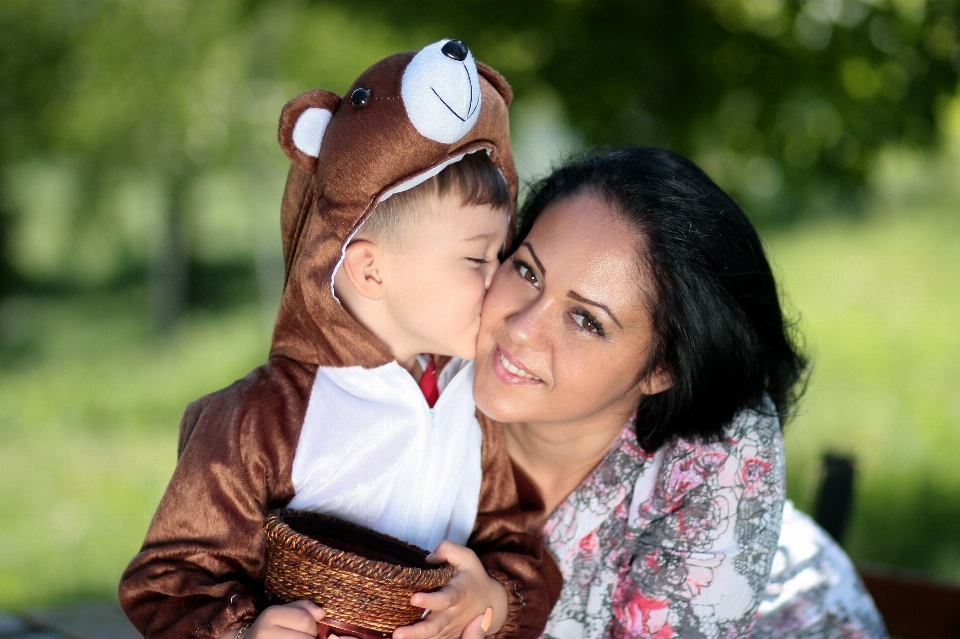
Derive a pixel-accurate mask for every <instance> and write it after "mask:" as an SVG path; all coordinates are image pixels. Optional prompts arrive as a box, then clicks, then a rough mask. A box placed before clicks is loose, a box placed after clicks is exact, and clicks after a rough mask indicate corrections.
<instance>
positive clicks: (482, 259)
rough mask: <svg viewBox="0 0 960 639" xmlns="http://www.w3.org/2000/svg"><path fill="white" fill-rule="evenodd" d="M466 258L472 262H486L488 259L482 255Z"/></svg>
mask: <svg viewBox="0 0 960 639" xmlns="http://www.w3.org/2000/svg"><path fill="white" fill-rule="evenodd" d="M467 259H468V260H470V261H471V262H473V263H474V264H486V263H487V262H489V261H490V260H488V259H486V258H483V257H468V258H467Z"/></svg>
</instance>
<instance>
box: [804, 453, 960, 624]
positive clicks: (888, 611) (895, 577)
mask: <svg viewBox="0 0 960 639" xmlns="http://www.w3.org/2000/svg"><path fill="white" fill-rule="evenodd" d="M855 475H856V469H855V466H854V460H853V458H852V457H845V456H840V455H833V454H827V455H824V457H823V469H822V474H821V478H820V486H819V488H818V490H817V498H816V502H815V504H816V505H815V508H814V519H815V520H816V521H817V523H818V524H820V526H821V527H823V529H824V530H826V531H827V532H828V533H830V535H831V536H833V538H834V539H836V540H837V542H838V543H839V544H840V545H841V546H842V545H843V539H844V534H845V533H846V528H847V523H848V521H849V518H850V507H851V505H852V504H853V485H854V479H855ZM857 571H858V572H859V573H860V577H861V578H862V579H863V583H864V585H866V587H867V590H869V591H870V595H871V596H872V597H873V601H874V602H875V603H876V604H877V609H878V610H879V611H880V614H881V615H883V620H884V622H885V623H886V624H887V630H888V631H889V632H890V634H891V636H893V637H900V638H901V639H960V586H958V585H956V584H952V583H948V582H946V581H941V580H936V579H931V578H929V577H925V576H922V575H917V574H911V573H908V572H906V571H902V570H895V569H892V568H887V567H883V566H872V565H858V566H857Z"/></svg>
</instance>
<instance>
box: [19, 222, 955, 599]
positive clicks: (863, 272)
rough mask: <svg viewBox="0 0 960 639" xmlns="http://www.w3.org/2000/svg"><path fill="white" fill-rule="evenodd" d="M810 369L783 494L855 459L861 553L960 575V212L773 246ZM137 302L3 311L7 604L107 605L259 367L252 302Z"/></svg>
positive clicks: (122, 297) (820, 233)
mask: <svg viewBox="0 0 960 639" xmlns="http://www.w3.org/2000/svg"><path fill="white" fill-rule="evenodd" d="M766 240H767V243H768V246H769V248H770V252H771V256H772V259H773V261H774V263H775V268H776V270H777V272H778V276H779V277H780V280H781V283H782V287H783V289H784V291H785V293H786V295H787V298H788V300H789V306H790V308H792V309H793V310H794V312H795V314H797V315H798V316H799V319H800V329H801V331H802V332H803V334H804V335H805V337H806V342H807V346H808V348H809V350H810V351H811V353H812V355H813V359H814V365H815V368H814V374H813V377H812V379H811V384H810V388H809V391H808V394H807V396H806V399H805V401H804V402H803V404H802V408H801V414H800V416H799V417H798V418H797V419H796V420H795V421H794V422H792V423H791V424H790V425H789V426H788V428H787V454H788V474H789V492H790V495H791V497H792V498H793V499H794V500H796V501H797V502H798V503H799V504H800V505H801V506H803V507H808V508H809V506H810V504H811V500H812V498H813V495H814V492H815V487H816V481H817V473H818V470H819V457H820V455H821V454H822V453H823V452H825V451H827V450H831V451H838V452H845V453H850V454H854V455H856V458H857V464H858V471H859V475H858V479H859V481H858V485H857V501H856V504H855V509H854V518H853V521H852V524H851V529H850V534H849V543H848V546H849V549H850V552H851V554H852V555H853V556H854V558H855V559H857V560H861V561H873V562H880V563H885V564H892V565H896V566H901V567H906V568H912V569H915V570H920V571H924V572H927V573H930V574H936V575H940V576H943V577H947V578H953V579H960V465H957V464H955V463H953V457H954V455H955V454H956V451H958V450H960V393H958V392H957V390H956V389H957V388H958V386H960V332H958V330H957V329H958V328H960V322H958V321H957V318H958V317H960V295H958V291H960V257H958V256H960V218H958V216H957V215H956V214H955V213H943V212H937V211H929V212H921V213H916V214H911V215H906V214H898V215H881V214H877V215H874V216H872V217H868V218H866V219H861V220H846V221H837V220H835V219H833V220H827V219H823V220H820V221H814V222H810V223H808V224H806V225H805V226H802V227H799V228H795V229H792V230H789V231H779V232H775V233H770V234H768V235H767V237H766ZM145 307H146V303H145V298H144V295H143V292H142V291H136V290H133V291H127V292H123V293H117V294H110V295H108V294H99V295H90V296H85V297H67V298H58V299H29V298H18V299H11V300H7V301H5V302H4V303H3V304H2V306H0V609H8V610H19V609H24V608H29V607H35V606H43V605H48V604H53V603H63V602H65V601H70V600H76V599H81V598H109V597H113V596H114V593H115V590H116V584H117V580H118V578H119V575H120V572H121V571H122V570H123V568H124V566H125V565H126V563H127V562H128V561H129V559H130V558H131V557H132V556H133V555H134V554H135V553H136V552H137V549H138V548H139V544H140V542H141V540H142V537H143V534H144V532H145V530H146V527H147V525H148V523H149V520H150V517H151V516H152V514H153V511H154V508H155V507H156V504H157V502H158V500H159V498H160V495H161V493H162V491H163V488H164V485H165V483H166V480H167V478H168V476H169V474H170V472H171V470H172V468H173V464H174V461H175V448H176V439H177V425H178V423H179V418H180V414H181V412H182V410H183V407H184V406H185V405H186V404H187V403H188V402H189V401H191V400H193V399H195V398H197V397H199V396H200V395H202V394H204V393H207V392H210V391H213V390H215V389H217V388H220V387H222V386H224V385H226V384H228V383H230V382H231V381H233V380H234V379H236V378H238V377H240V376H242V375H244V374H245V373H246V372H247V371H249V370H250V369H251V368H253V367H254V366H256V365H258V364H259V363H260V362H262V361H263V359H264V358H265V357H266V353H267V347H268V344H269V326H267V324H266V323H265V322H264V320H263V313H262V312H261V309H260V308H259V307H258V306H255V305H247V306H240V307H236V308H232V309H226V310H220V311H217V312H215V313H212V312H206V313H200V312H194V313H193V314H191V315H190V316H189V317H188V318H187V320H186V321H185V322H184V324H183V325H182V326H181V327H180V328H179V329H178V330H177V331H176V332H175V333H173V334H171V335H167V336H163V337H158V336H156V335H155V334H153V333H152V332H151V330H150V328H149V323H148V318H147V316H146V314H145V312H144V310H143V309H144V308H145Z"/></svg>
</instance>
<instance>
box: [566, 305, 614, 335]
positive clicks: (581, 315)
mask: <svg viewBox="0 0 960 639" xmlns="http://www.w3.org/2000/svg"><path fill="white" fill-rule="evenodd" d="M573 321H574V322H576V323H577V326H579V327H580V328H582V329H583V330H584V331H587V332H588V333H594V334H596V335H599V336H600V337H604V336H605V335H606V333H605V332H604V330H603V324H601V323H600V321H599V320H597V318H595V317H594V316H593V315H591V314H590V313H588V312H586V311H584V310H576V311H574V312H573Z"/></svg>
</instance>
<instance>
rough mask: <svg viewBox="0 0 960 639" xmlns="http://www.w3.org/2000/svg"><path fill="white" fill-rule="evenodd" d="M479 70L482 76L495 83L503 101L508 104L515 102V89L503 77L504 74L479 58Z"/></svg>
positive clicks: (494, 86)
mask: <svg viewBox="0 0 960 639" xmlns="http://www.w3.org/2000/svg"><path fill="white" fill-rule="evenodd" d="M477 71H478V72H479V73H480V75H481V76H483V77H484V78H486V80H487V82H489V83H490V84H492V85H493V88H494V89H496V90H497V93H499V94H500V97H502V98H503V101H504V102H506V103H507V106H510V103H511V102H513V89H511V88H510V85H509V84H508V83H507V81H506V80H504V79H503V76H502V75H500V74H499V73H497V72H496V71H494V70H493V69H492V68H490V67H488V66H487V65H485V64H484V63H483V62H480V61H479V60H478V61H477Z"/></svg>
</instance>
